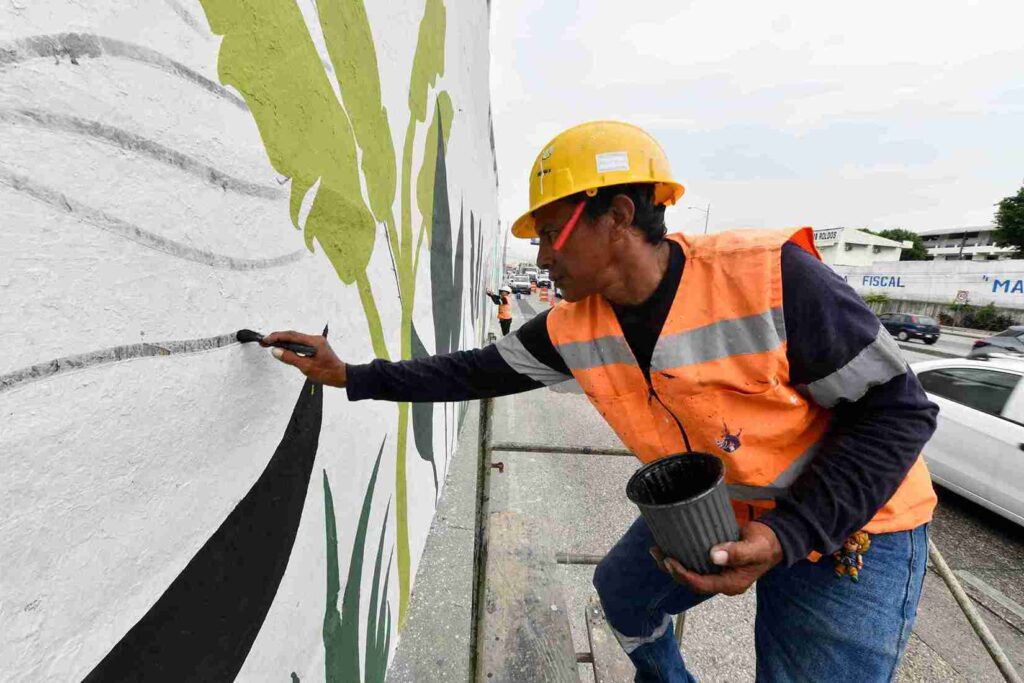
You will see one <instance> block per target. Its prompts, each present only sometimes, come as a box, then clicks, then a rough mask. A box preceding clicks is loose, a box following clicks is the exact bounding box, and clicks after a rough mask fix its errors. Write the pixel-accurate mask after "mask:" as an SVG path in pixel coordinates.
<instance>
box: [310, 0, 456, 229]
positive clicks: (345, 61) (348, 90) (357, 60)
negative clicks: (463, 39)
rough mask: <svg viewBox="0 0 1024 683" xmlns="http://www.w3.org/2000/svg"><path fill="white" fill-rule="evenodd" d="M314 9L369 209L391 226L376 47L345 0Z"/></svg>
mask: <svg viewBox="0 0 1024 683" xmlns="http://www.w3.org/2000/svg"><path fill="white" fill-rule="evenodd" d="M317 9H318V10H319V14H320V27H321V29H323V32H324V40H326V42H327V52H328V54H329V55H330V57H331V64H332V65H333V66H334V73H335V75H336V76H337V78H338V84H339V85H340V86H341V98H342V100H343V101H344V103H345V109H346V111H347V112H348V115H349V119H350V120H351V122H352V127H353V129H355V135H356V141H357V142H358V144H359V147H360V149H362V151H363V156H362V169H363V175H364V176H365V178H366V185H367V190H368V193H369V196H370V208H371V209H372V210H373V214H374V215H375V216H376V217H377V220H378V221H380V222H382V223H386V224H387V225H388V226H390V227H394V223H395V219H394V216H393V205H394V202H395V185H396V182H397V181H396V174H395V147H394V141H393V140H392V139H391V126H390V125H389V124H388V112H387V109H385V108H384V105H383V104H382V103H381V95H380V77H379V75H378V74H379V71H378V67H377V48H376V46H375V45H374V43H373V35H372V33H371V32H370V21H369V19H367V17H366V9H365V8H364V7H363V3H362V2H353V1H351V0H319V2H317ZM441 40H442V44H443V42H444V38H443V37H442V39H441Z"/></svg>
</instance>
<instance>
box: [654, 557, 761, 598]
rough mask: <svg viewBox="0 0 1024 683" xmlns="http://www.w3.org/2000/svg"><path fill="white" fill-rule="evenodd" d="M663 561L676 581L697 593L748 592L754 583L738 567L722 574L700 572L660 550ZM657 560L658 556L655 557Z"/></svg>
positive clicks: (728, 593)
mask: <svg viewBox="0 0 1024 683" xmlns="http://www.w3.org/2000/svg"><path fill="white" fill-rule="evenodd" d="M654 551H655V548H652V549H651V556H652V557H655V552H654ZM658 554H659V555H660V556H661V558H662V559H661V561H660V562H659V563H658V566H659V567H660V568H662V570H663V571H665V572H667V573H668V574H669V575H670V576H671V577H672V578H673V579H674V580H675V581H676V583H681V584H683V585H684V586H686V587H688V588H689V589H690V590H692V591H693V592H695V593H703V594H708V595H713V594H716V593H721V594H723V595H739V594H741V593H744V592H746V590H747V589H748V588H750V585H751V584H752V583H753V581H752V580H751V577H750V576H748V575H747V572H744V571H742V570H738V569H726V570H724V571H723V572H722V573H720V574H698V573H697V572H693V571H690V570H689V569H687V568H686V567H684V566H683V565H682V564H681V563H680V562H679V560H676V559H675V558H672V557H668V558H666V557H664V555H663V554H662V553H661V551H660V550H659V551H658ZM655 560H656V561H657V557H655Z"/></svg>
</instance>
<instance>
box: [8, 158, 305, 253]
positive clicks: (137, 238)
mask: <svg viewBox="0 0 1024 683" xmlns="http://www.w3.org/2000/svg"><path fill="white" fill-rule="evenodd" d="M0 185H7V186H8V187H10V188H12V189H14V190H16V191H18V192H23V193H24V194H27V195H28V196H30V197H32V198H33V199H36V200H38V201H40V202H42V203H44V204H48V205H49V206H51V207H53V208H55V209H57V210H58V211H60V212H62V213H68V214H72V215H74V216H75V217H77V218H79V219H81V220H83V221H85V222H87V223H90V224H91V225H94V226H95V227H97V228H100V229H101V230H106V231H107V232H110V233H113V234H115V235H117V236H119V237H123V238H125V239H128V240H131V241H132V242H136V243H137V244H141V245H142V246H144V247H148V248H149V249H153V250H155V251H160V252H163V253H165V254H168V255H170V256H174V257H176V258H180V259H184V260H186V261H193V262H195V263H201V264H203V265H206V266H210V267H212V268H221V269H224V270H263V269H265V268H276V267H278V266H284V265H288V264H289V263H295V262H296V261H299V260H300V259H302V258H304V257H305V256H307V255H309V252H308V251H305V250H303V249H300V250H298V251H293V252H291V253H288V254H283V255H281V256H273V257H271V258H262V259H249V258H238V257H235V256H228V255H226V254H218V253H216V252H212V251H207V250H205V249H197V248H196V247H192V246H189V245H187V244H183V243H181V242H177V241H175V240H172V239H170V238H167V237H163V236H162V235H157V234H156V233H153V232H150V231H148V230H145V229H143V228H140V227H139V226H137V225H135V224H134V223H129V222H128V221H125V220H121V219H120V218H117V217H115V216H111V215H110V214H108V213H106V212H104V211H100V210H99V209H94V208H92V207H90V206H86V205H85V204H81V203H79V202H76V201H74V200H73V199H69V198H68V197H67V196H66V195H64V194H63V193H61V192H59V191H57V190H55V189H53V188H51V187H47V186H46V185H43V184H41V183H37V182H35V181H34V180H32V179H30V178H28V177H27V176H23V175H20V174H17V173H12V172H10V171H8V170H6V169H5V168H4V167H3V166H0Z"/></svg>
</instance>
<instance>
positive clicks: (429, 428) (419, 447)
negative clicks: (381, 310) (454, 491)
mask: <svg viewBox="0 0 1024 683" xmlns="http://www.w3.org/2000/svg"><path fill="white" fill-rule="evenodd" d="M428 356H430V352H428V351H427V349H426V347H425V346H424V345H423V340H422V339H420V335H419V333H418V332H417V331H416V326H415V325H413V327H412V357H413V358H427V357H428ZM412 434H413V438H414V439H415V441H416V451H417V452H418V453H419V454H420V458H422V459H423V460H427V461H429V462H430V466H431V468H433V471H434V498H435V499H436V498H437V486H438V482H437V463H435V462H434V404H433V403H413V404H412Z"/></svg>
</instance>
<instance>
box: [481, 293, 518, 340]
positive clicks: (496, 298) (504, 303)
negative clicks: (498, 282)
mask: <svg viewBox="0 0 1024 683" xmlns="http://www.w3.org/2000/svg"><path fill="white" fill-rule="evenodd" d="M511 293H512V288H511V287H509V286H507V285H502V286H501V287H499V288H498V294H495V293H494V292H492V291H491V290H489V289H488V290H487V296H489V297H490V298H491V301H493V302H494V303H495V304H497V306H498V324H499V325H501V336H502V337H507V336H508V331H509V330H510V329H511V328H512V302H511V301H509V298H508V295H509V294H511Z"/></svg>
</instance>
